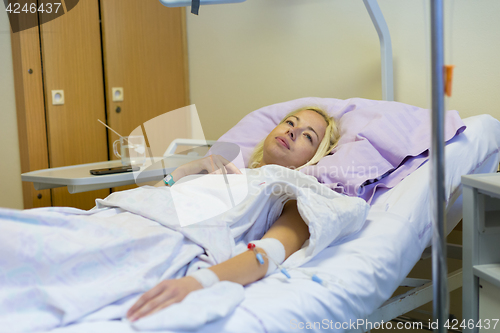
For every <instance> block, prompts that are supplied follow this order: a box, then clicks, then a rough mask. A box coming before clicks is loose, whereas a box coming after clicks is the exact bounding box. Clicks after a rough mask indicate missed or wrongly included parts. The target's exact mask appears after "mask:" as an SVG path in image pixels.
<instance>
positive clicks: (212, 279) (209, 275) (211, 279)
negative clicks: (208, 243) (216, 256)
mask: <svg viewBox="0 0 500 333" xmlns="http://www.w3.org/2000/svg"><path fill="white" fill-rule="evenodd" d="M188 276H192V277H194V278H195V279H196V281H198V282H199V283H200V284H201V285H202V286H203V288H208V287H211V286H213V285H214V284H216V283H218V282H220V280H219V277H218V276H217V274H215V273H214V272H212V271H211V270H210V269H208V268H204V269H199V270H197V271H194V272H193V273H190V274H189V275H188Z"/></svg>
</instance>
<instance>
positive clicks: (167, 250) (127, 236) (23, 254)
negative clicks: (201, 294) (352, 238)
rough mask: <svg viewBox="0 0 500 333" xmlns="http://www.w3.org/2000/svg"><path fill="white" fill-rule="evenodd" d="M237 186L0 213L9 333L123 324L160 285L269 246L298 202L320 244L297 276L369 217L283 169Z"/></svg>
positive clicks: (200, 181) (205, 183)
mask: <svg viewBox="0 0 500 333" xmlns="http://www.w3.org/2000/svg"><path fill="white" fill-rule="evenodd" d="M227 179H228V182H229V186H228V185H227V184H226V182H225V181H224V177H223V176H222V175H204V176H201V177H199V176H198V177H186V178H185V179H183V181H182V182H179V183H178V184H176V185H175V186H174V187H172V188H171V189H170V188H166V187H164V188H154V187H142V188H138V189H135V190H130V191H123V192H116V193H113V194H112V195H110V196H109V197H108V198H106V199H105V200H98V204H97V207H96V208H95V209H93V210H91V211H81V210H77V209H71V208H49V209H34V210H29V211H13V210H0V252H1V253H2V256H1V257H0V327H2V328H4V329H6V330H7V331H9V332H23V331H35V330H48V329H51V328H54V327H58V326H64V325H67V324H70V323H73V322H77V321H93V320H104V319H115V318H122V317H123V316H124V314H125V312H126V310H127V309H128V308H129V307H130V306H131V305H132V304H133V303H134V302H135V301H136V300H137V298H138V297H139V296H140V294H141V293H143V292H145V291H146V290H149V289H150V288H151V287H153V286H154V285H156V284H157V283H158V282H159V281H160V280H163V279H168V278H179V277H182V276H184V275H185V274H186V272H187V271H188V270H190V269H196V268H198V267H202V266H208V265H212V264H216V263H219V262H222V261H224V260H227V259H228V258H230V257H231V256H233V255H235V254H237V253H238V252H240V251H241V250H242V248H243V246H242V245H241V244H246V243H247V242H248V241H251V240H255V239H260V238H261V237H262V235H264V233H265V232H266V231H267V230H268V229H269V228H270V226H271V225H272V223H273V222H274V221H275V220H276V219H277V218H278V217H279V215H280V214H281V210H282V208H283V205H284V203H285V202H286V201H288V200H290V199H296V200H297V205H298V209H299V212H300V214H301V216H302V218H303V219H304V221H305V222H306V223H307V224H308V226H309V231H310V234H311V236H310V239H309V240H308V241H307V242H306V244H305V245H304V247H303V248H302V249H301V250H300V251H298V252H296V253H295V254H293V255H292V256H291V257H290V258H288V259H287V260H286V262H285V263H284V265H285V267H288V268H293V267H297V266H300V265H302V264H304V263H306V262H307V261H309V260H310V259H311V258H313V257H314V256H315V255H316V254H317V253H319V252H320V251H321V250H322V249H324V248H326V247H327V246H328V245H330V244H331V243H332V242H333V241H335V240H337V239H340V238H342V237H344V236H346V235H348V234H351V233H354V232H356V231H358V230H359V229H360V228H361V227H362V225H363V223H364V221H365V218H366V215H367V212H368V208H369V207H368V205H367V204H366V203H365V202H364V201H362V200H361V199H356V198H349V197H345V196H342V195H340V194H338V193H335V192H333V191H331V190H329V189H328V188H326V187H324V186H323V185H320V184H319V183H318V182H317V181H316V180H315V179H314V178H313V177H310V176H305V175H303V174H301V173H299V172H295V171H292V170H289V169H286V168H283V167H279V166H266V167H263V168H260V169H255V170H245V173H244V175H228V176H227ZM174 190H175V191H174ZM200 206H201V208H202V209H200ZM186 212H190V213H191V214H188V215H186V214H185V213H186ZM206 297H210V296H206ZM236 304H237V303H236ZM234 306H235V305H233V307H234ZM230 310H231V309H230V308H228V310H226V313H227V312H228V311H230ZM219 316H220V314H219ZM212 319H213V318H207V319H206V320H205V322H206V321H209V320H212ZM157 324H158V327H157V328H161V327H163V326H162V325H163V324H162V323H161V322H158V323H157ZM199 324H200V325H201V324H203V322H200V323H199ZM154 325H155V324H154V323H151V322H150V323H149V324H148V328H149V329H151V328H152V327H154ZM191 328H192V327H191Z"/></svg>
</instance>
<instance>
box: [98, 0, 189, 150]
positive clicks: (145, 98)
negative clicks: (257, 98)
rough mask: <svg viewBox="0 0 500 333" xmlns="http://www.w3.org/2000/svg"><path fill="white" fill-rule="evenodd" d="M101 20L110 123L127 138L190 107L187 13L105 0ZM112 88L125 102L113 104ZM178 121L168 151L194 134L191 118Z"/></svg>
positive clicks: (168, 134) (145, 1) (149, 1)
mask: <svg viewBox="0 0 500 333" xmlns="http://www.w3.org/2000/svg"><path fill="white" fill-rule="evenodd" d="M101 17H102V34H103V49H104V68H105V82H106V96H107V98H106V100H107V114H108V124H109V125H110V126H111V127H112V128H114V129H115V130H116V131H118V132H119V133H120V134H121V135H129V134H130V133H131V132H132V131H133V130H134V129H135V128H136V127H138V126H141V125H142V124H144V123H146V122H147V121H148V120H150V119H153V118H155V117H156V116H159V115H162V114H164V113H166V112H168V111H172V110H175V109H178V108H181V107H184V106H186V105H189V95H188V71H187V53H186V39H185V38H186V36H185V11H184V8H167V7H165V6H163V5H161V3H160V2H159V1H158V0H142V1H137V0H101ZM113 87H121V88H123V101H122V102H114V101H113V100H112V88H113ZM117 107H120V110H121V112H119V113H117V112H116V109H117ZM177 118H179V119H177ZM177 118H176V119H175V120H174V121H173V122H172V124H169V126H170V127H171V130H169V128H164V129H163V131H162V135H163V136H162V138H161V140H165V142H167V144H166V146H168V143H169V142H170V141H172V140H173V139H175V138H177V137H179V136H183V137H187V138H189V137H190V135H191V133H190V130H191V129H190V126H189V115H188V114H187V113H186V114H185V116H180V117H177ZM172 129H173V130H172ZM110 138H111V139H112V140H110V147H109V150H110V156H112V158H115V157H114V156H113V152H112V147H111V145H112V141H114V140H116V139H117V138H118V137H117V136H116V135H115V134H112V133H111V132H110Z"/></svg>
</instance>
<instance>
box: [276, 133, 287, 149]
mask: <svg viewBox="0 0 500 333" xmlns="http://www.w3.org/2000/svg"><path fill="white" fill-rule="evenodd" d="M276 140H278V142H279V143H280V144H282V145H283V146H284V147H285V148H286V149H290V146H289V145H288V142H286V140H285V139H283V138H282V137H280V136H278V137H276Z"/></svg>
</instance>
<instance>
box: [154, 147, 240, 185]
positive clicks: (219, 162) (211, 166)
mask: <svg viewBox="0 0 500 333" xmlns="http://www.w3.org/2000/svg"><path fill="white" fill-rule="evenodd" d="M201 172H208V173H214V174H217V173H218V174H220V173H226V174H228V173H235V174H241V171H240V169H238V168H237V167H236V166H235V165H234V164H233V163H231V162H229V161H228V160H226V159H225V158H224V157H222V156H220V155H209V156H207V157H204V158H200V159H197V160H194V161H192V162H189V163H186V164H183V165H181V166H179V167H177V169H175V170H174V171H173V172H172V173H171V174H170V175H171V176H172V178H173V179H174V182H177V181H179V179H181V178H183V177H185V176H189V175H195V174H198V173H201ZM155 186H156V187H164V186H165V183H164V182H163V180H161V181H159V182H158V183H156V184H155Z"/></svg>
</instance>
